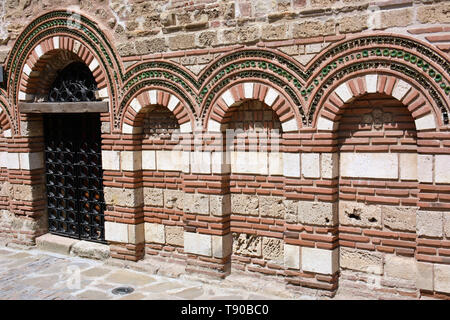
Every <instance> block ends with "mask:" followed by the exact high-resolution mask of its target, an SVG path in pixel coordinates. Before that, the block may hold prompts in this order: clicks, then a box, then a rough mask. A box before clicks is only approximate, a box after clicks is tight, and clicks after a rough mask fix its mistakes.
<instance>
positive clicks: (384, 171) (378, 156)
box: [339, 152, 398, 179]
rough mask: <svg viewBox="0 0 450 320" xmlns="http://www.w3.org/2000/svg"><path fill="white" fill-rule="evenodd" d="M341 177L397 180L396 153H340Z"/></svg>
mask: <svg viewBox="0 0 450 320" xmlns="http://www.w3.org/2000/svg"><path fill="white" fill-rule="evenodd" d="M339 163H340V173H341V176H342V177H352V178H385V179H398V154H397V153H349V152H343V153H341V158H340V161H339Z"/></svg>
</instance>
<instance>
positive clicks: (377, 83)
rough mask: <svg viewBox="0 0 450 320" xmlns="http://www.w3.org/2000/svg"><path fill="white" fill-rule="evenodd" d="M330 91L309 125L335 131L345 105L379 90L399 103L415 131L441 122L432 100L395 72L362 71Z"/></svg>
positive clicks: (435, 125) (433, 126)
mask: <svg viewBox="0 0 450 320" xmlns="http://www.w3.org/2000/svg"><path fill="white" fill-rule="evenodd" d="M328 91H329V92H330V93H329V94H328V95H327V96H326V98H325V99H324V100H322V102H321V103H320V104H319V106H320V108H318V109H317V110H316V111H315V116H314V122H313V124H312V126H313V127H314V128H317V129H318V130H325V131H335V130H337V125H338V120H339V119H340V117H341V114H342V113H343V112H344V107H345V105H346V104H348V103H349V102H351V101H353V100H354V99H355V98H357V97H359V96H362V95H364V94H367V93H382V94H386V95H388V96H390V97H393V98H395V99H397V100H398V101H400V102H402V103H403V104H404V105H405V106H406V107H407V108H408V110H409V111H410V112H411V115H412V117H413V119H414V122H415V125H416V130H418V131H421V130H428V129H436V128H437V127H438V126H439V125H442V123H441V120H440V117H439V116H437V112H436V110H435V108H434V107H433V104H432V103H431V102H430V101H431V99H429V97H428V96H427V95H426V94H424V93H423V92H421V90H419V89H417V86H416V85H415V84H414V83H412V81H411V80H406V79H403V78H402V77H399V76H397V75H394V74H387V73H365V74H359V75H353V76H352V77H351V78H349V79H344V80H343V81H340V82H339V83H337V84H336V85H335V86H333V87H331V88H329V89H328Z"/></svg>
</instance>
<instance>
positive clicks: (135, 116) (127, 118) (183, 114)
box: [122, 88, 193, 134]
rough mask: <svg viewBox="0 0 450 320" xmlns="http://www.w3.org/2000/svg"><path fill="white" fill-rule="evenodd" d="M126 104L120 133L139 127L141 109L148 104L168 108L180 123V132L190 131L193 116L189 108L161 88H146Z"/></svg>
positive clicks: (141, 114) (130, 132) (129, 132)
mask: <svg viewBox="0 0 450 320" xmlns="http://www.w3.org/2000/svg"><path fill="white" fill-rule="evenodd" d="M130 101H131V102H130V103H129V104H128V105H127V107H126V109H125V113H124V117H123V122H122V133H125V134H132V133H134V132H135V128H138V127H140V123H141V122H142V120H143V118H144V114H145V113H144V112H142V111H143V109H144V108H146V107H149V106H156V105H157V106H162V107H165V108H167V109H169V110H170V111H171V112H172V113H173V115H174V116H175V118H176V119H177V121H178V124H179V125H180V131H181V133H190V132H192V128H193V116H192V114H191V113H190V112H189V111H188V110H189V108H188V107H187V106H186V105H185V104H184V103H183V102H182V100H180V99H179V98H178V97H177V96H176V95H174V94H173V93H171V92H168V91H166V90H163V89H161V88H154V89H146V90H144V91H141V92H140V93H139V94H137V95H136V96H135V97H134V98H133V99H131V100H130Z"/></svg>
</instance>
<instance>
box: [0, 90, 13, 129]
mask: <svg viewBox="0 0 450 320" xmlns="http://www.w3.org/2000/svg"><path fill="white" fill-rule="evenodd" d="M7 106H8V101H7V99H6V98H4V97H3V96H2V92H0V128H1V130H2V133H3V136H4V137H10V136H11V119H10V117H9V114H8V110H6V108H7Z"/></svg>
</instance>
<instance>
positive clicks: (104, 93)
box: [98, 87, 109, 100]
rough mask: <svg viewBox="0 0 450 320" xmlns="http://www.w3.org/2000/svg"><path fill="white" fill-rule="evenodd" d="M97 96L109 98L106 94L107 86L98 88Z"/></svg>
mask: <svg viewBox="0 0 450 320" xmlns="http://www.w3.org/2000/svg"><path fill="white" fill-rule="evenodd" d="M98 96H99V97H100V99H102V100H104V99H107V98H109V95H108V88H107V87H104V88H103V89H100V90H98Z"/></svg>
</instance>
